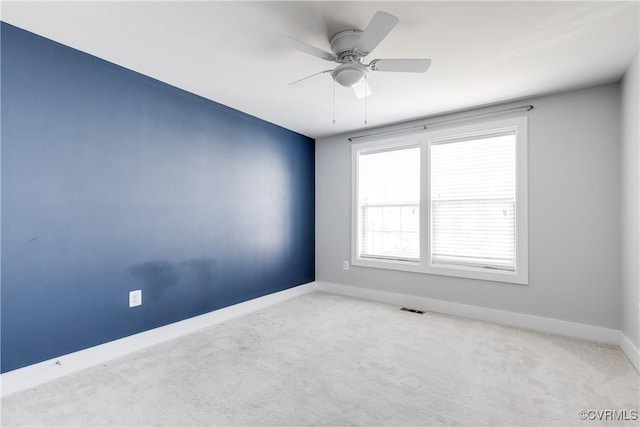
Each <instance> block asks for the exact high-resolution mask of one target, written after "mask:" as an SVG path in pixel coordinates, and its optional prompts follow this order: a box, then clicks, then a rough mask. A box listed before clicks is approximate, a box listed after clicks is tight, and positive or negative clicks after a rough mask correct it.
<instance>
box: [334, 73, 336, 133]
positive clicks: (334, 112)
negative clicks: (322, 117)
mask: <svg viewBox="0 0 640 427" xmlns="http://www.w3.org/2000/svg"><path fill="white" fill-rule="evenodd" d="M333 124H336V81H335V80H334V81H333Z"/></svg>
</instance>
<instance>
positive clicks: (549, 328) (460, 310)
mask: <svg viewBox="0 0 640 427" xmlns="http://www.w3.org/2000/svg"><path fill="white" fill-rule="evenodd" d="M316 286H317V290H319V291H324V292H330V293H334V294H339V295H346V296H350V297H355V298H360V299H366V300H370V301H376V302H382V303H387V304H393V305H396V306H399V307H408V308H414V309H418V310H424V311H434V312H437V313H443V314H452V315H455V316H460V317H466V318H469V319H475V320H483V321H487V322H492V323H499V324H502V325H507V326H513V327H516V328H523V329H530V330H534V331H539V332H548V333H552V334H557V335H563V336H568V337H572V338H579V339H583V340H587V341H594V342H600V343H606V344H615V345H620V331H619V330H617V329H609V328H603V327H600V326H593V325H586V324H583V323H576V322H569V321H566V320H558V319H550V318H547V317H540V316H532V315H529V314H521V313H515V312H512V311H502V310H496V309H493V308H485V307H478V306H474V305H468V304H459V303H455V302H448V301H442V300H436V299H430V298H423V297H416V296H412V295H403V294H397V293H393V292H385V291H377V290H373V289H366V288H361V287H355V286H346V285H339V284H336V283H327V282H316ZM629 344H631V343H630V342H629ZM632 347H633V346H632ZM636 351H637V350H636Z"/></svg>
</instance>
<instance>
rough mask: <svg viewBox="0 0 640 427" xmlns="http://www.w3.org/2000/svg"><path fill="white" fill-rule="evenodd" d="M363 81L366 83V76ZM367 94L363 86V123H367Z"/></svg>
mask: <svg viewBox="0 0 640 427" xmlns="http://www.w3.org/2000/svg"><path fill="white" fill-rule="evenodd" d="M364 82H365V84H366V83H367V78H366V77H365V79H364ZM367 95H368V94H367V88H366V86H365V88H364V124H365V125H366V124H367V99H368V98H369V97H368V96H367Z"/></svg>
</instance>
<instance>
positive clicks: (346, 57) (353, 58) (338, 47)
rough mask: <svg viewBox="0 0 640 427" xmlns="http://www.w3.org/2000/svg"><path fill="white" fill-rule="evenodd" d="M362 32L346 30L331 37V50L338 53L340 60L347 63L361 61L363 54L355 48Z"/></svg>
mask: <svg viewBox="0 0 640 427" xmlns="http://www.w3.org/2000/svg"><path fill="white" fill-rule="evenodd" d="M360 34H362V31H360V30H345V31H340V32H339V33H337V34H336V35H334V36H333V37H331V41H330V43H331V51H332V52H333V53H334V54H335V55H336V60H337V61H338V62H341V63H343V64H346V63H349V62H358V63H359V62H360V61H361V59H362V56H363V55H361V54H360V53H359V52H358V51H356V49H355V46H356V44H357V43H358V40H359V39H360Z"/></svg>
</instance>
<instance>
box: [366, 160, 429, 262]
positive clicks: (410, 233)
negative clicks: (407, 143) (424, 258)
mask: <svg viewBox="0 0 640 427" xmlns="http://www.w3.org/2000/svg"><path fill="white" fill-rule="evenodd" d="M358 208H359V211H360V212H359V215H360V222H359V224H360V230H359V254H360V256H363V257H371V258H391V259H407V260H411V259H418V258H419V257H420V148H419V147H403V148H395V149H389V150H383V151H374V152H361V153H360V154H359V156H358Z"/></svg>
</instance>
